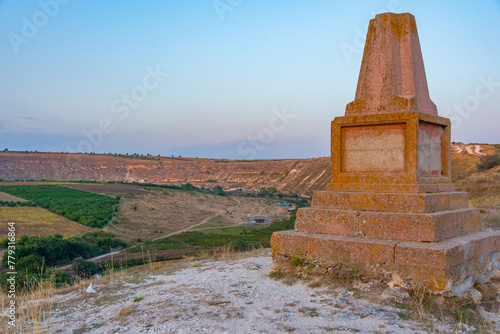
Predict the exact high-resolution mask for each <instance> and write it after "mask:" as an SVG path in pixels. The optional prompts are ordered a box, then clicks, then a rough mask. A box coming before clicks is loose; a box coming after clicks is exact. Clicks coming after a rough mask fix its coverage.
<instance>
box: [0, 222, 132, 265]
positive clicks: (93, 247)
mask: <svg viewBox="0 0 500 334" xmlns="http://www.w3.org/2000/svg"><path fill="white" fill-rule="evenodd" d="M2 246H3V247H5V248H7V246H8V239H4V240H3V242H2ZM125 246H126V244H125V242H123V241H122V240H120V239H117V238H113V235H112V234H111V233H106V232H103V231H93V232H89V233H85V234H84V235H82V236H78V237H70V238H66V239H64V238H63V236H62V235H60V234H56V235H54V236H44V237H38V236H34V237H28V236H23V237H21V238H20V239H19V240H18V241H17V244H16V259H17V262H18V263H19V262H20V261H21V260H22V259H23V258H24V257H26V256H29V255H32V254H36V255H38V256H40V257H42V258H43V259H44V262H45V265H47V266H58V265H61V264H65V263H68V262H71V261H72V260H73V259H75V258H77V257H80V256H81V257H83V258H85V259H87V258H90V257H92V256H97V255H100V254H103V253H106V252H108V251H109V249H110V248H118V247H125ZM7 255H8V253H7V252H5V253H4V255H3V258H2V267H4V268H5V267H7ZM16 269H17V270H19V269H18V268H16Z"/></svg>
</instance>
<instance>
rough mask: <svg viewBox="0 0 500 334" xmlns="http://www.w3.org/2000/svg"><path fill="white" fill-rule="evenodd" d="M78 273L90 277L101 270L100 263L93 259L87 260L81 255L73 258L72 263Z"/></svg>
mask: <svg viewBox="0 0 500 334" xmlns="http://www.w3.org/2000/svg"><path fill="white" fill-rule="evenodd" d="M71 266H72V267H73V270H74V271H75V273H76V275H78V276H82V277H89V276H92V275H94V274H97V273H98V272H99V269H100V268H99V265H98V264H97V263H95V262H92V261H85V259H84V258H83V257H81V256H79V257H77V258H76V259H74V260H73V263H72V264H71Z"/></svg>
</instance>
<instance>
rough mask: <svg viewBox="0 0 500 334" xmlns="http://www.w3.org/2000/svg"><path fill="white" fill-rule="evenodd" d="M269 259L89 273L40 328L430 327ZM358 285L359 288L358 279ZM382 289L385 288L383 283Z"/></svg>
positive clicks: (265, 255)
mask: <svg viewBox="0 0 500 334" xmlns="http://www.w3.org/2000/svg"><path fill="white" fill-rule="evenodd" d="M271 265H272V259H271V253H270V250H269V249H267V250H258V251H253V252H251V253H249V254H245V255H234V256H230V257H229V258H228V259H224V260H214V259H204V260H196V261H191V262H184V263H177V264H171V265H167V266H165V267H162V268H161V270H160V271H159V272H158V270H157V271H156V272H155V273H154V274H147V273H145V274H142V275H141V274H137V273H136V274H130V275H128V276H123V277H116V278H115V279H114V280H109V279H108V280H107V279H99V280H94V281H93V287H94V289H95V290H96V291H97V293H95V294H87V293H85V291H84V290H85V289H86V287H82V288H81V289H79V290H77V291H72V292H70V293H67V294H56V295H55V296H54V298H53V302H54V309H53V311H52V312H51V313H50V314H49V317H48V319H47V321H46V324H45V328H46V329H47V330H48V331H50V332H51V333H52V332H53V333H287V332H294V333H325V332H335V333H352V332H361V333H387V332H388V333H427V330H429V327H428V326H429V323H427V324H424V323H418V322H414V321H404V320H402V319H401V318H400V316H399V315H398V309H397V308H396V307H395V306H393V305H394V303H390V302H387V301H385V302H384V301H383V300H381V301H380V303H378V302H374V301H369V300H367V299H362V298H359V297H358V296H357V294H358V293H357V291H356V290H354V289H351V291H349V290H348V289H345V288H335V287H333V286H329V287H327V286H320V287H314V288H313V287H309V286H308V285H307V282H302V281H299V282H297V283H295V284H293V285H287V284H285V283H286V282H284V281H280V280H273V279H272V278H270V277H269V267H270V266H271ZM357 286H358V288H361V289H363V285H362V284H358V285H357ZM384 295H388V293H387V291H386V293H384ZM136 298H137V299H136ZM141 298H142V299H141ZM134 299H136V301H135V302H134ZM381 299H382V298H381ZM399 311H400V310H399ZM497 316H498V315H497ZM494 317H495V315H493V318H494ZM498 318H500V317H498ZM430 322H431V323H432V326H433V328H432V329H431V331H437V332H447V333H452V332H455V331H457V330H460V329H462V330H465V331H468V330H471V328H467V327H466V326H465V327H464V328H458V327H457V325H456V324H453V323H443V322H442V320H440V319H430ZM499 322H500V321H499ZM496 326H500V325H498V324H497V325H496ZM498 329H499V330H500V327H498Z"/></svg>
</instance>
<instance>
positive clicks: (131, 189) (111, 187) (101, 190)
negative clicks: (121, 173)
mask: <svg viewBox="0 0 500 334" xmlns="http://www.w3.org/2000/svg"><path fill="white" fill-rule="evenodd" d="M61 185H63V186H65V187H68V188H73V189H78V190H83V191H90V192H93V193H96V194H102V195H112V196H114V195H116V194H120V195H121V194H127V193H133V194H147V193H149V191H147V190H145V189H144V187H140V186H135V185H131V184H112V183H110V184H108V183H103V184H93V183H90V184H88V183H65V184H61Z"/></svg>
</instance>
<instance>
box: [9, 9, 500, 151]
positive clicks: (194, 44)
mask: <svg viewBox="0 0 500 334" xmlns="http://www.w3.org/2000/svg"><path fill="white" fill-rule="evenodd" d="M387 11H392V12H397V13H400V12H410V13H412V14H413V15H415V18H416V21H417V27H418V30H419V37H420V43H421V47H422V52H423V57H424V63H425V67H426V72H427V79H428V85H429V90H430V95H431V98H432V100H433V101H434V102H435V103H436V105H437V107H438V112H439V113H440V115H442V116H447V117H450V118H451V119H452V121H453V123H454V124H455V126H454V128H453V131H452V140H454V141H462V142H487V143H500V135H499V134H498V126H499V124H500V110H499V106H500V68H499V60H500V59H499V56H500V1H498V0H496V1H493V0H490V1H488V0H482V1H477V2H473V1H439V2H436V1H417V0H406V1H405V0H400V1H393V0H391V1H361V0H358V1H332V0H215V1H213V0H182V1H180V0H177V1H174V0H165V1H116V0H114V1H111V0H110V1H96V0H89V1H77V0H72V1H68V0H64V1H63V0H60V1H57V0H41V1H18V0H6V1H0V60H1V61H0V110H1V114H0V115H1V117H0V149H3V148H9V149H11V150H25V149H27V150H38V151H79V150H83V151H85V150H87V151H93V152H98V153H107V152H118V153H143V154H146V153H151V154H155V155H156V154H162V155H171V154H174V155H183V156H198V157H212V158H231V159H248V158H310V157H318V156H327V155H329V150H330V138H329V137H330V122H331V120H333V118H334V117H336V116H342V115H343V114H344V112H345V105H346V104H347V103H349V102H350V101H352V100H353V98H354V94H355V89H356V82H357V78H358V73H359V68H360V64H361V57H362V47H363V46H362V44H363V43H364V38H365V34H366V28H367V25H368V22H369V20H370V19H372V18H373V17H374V15H375V14H377V13H381V12H387ZM154 72H157V74H155V75H154V76H151V73H154ZM162 73H163V74H162ZM165 73H168V75H167V74H165ZM155 77H156V79H155ZM485 82H489V83H486V84H485ZM454 105H455V107H454ZM277 115H280V116H277ZM283 115H285V116H283ZM100 127H101V128H100ZM85 134H87V135H85Z"/></svg>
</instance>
